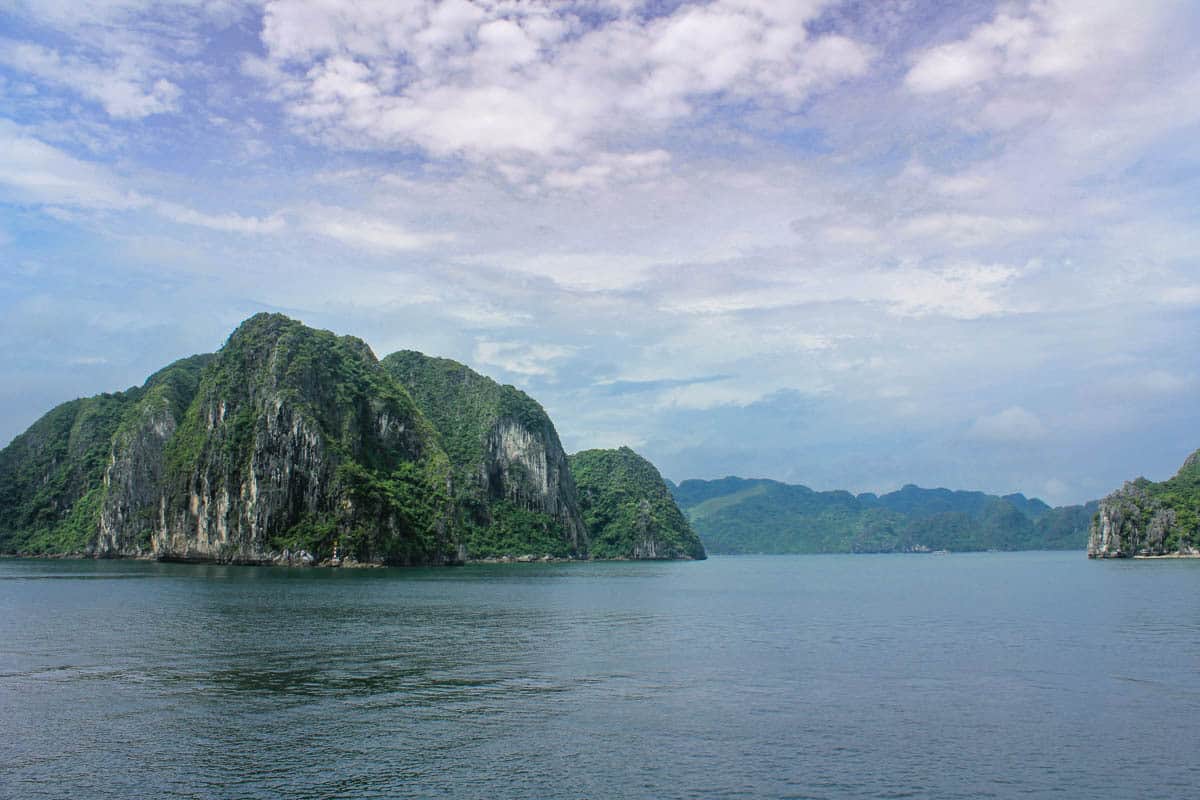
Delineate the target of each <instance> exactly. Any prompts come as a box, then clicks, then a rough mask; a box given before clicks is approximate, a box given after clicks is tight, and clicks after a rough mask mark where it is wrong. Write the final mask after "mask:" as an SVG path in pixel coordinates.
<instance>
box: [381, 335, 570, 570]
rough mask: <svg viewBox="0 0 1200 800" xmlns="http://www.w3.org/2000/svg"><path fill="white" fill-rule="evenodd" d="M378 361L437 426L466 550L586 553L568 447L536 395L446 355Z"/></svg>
mask: <svg viewBox="0 0 1200 800" xmlns="http://www.w3.org/2000/svg"><path fill="white" fill-rule="evenodd" d="M382 363H383V366H384V368H385V369H386V370H387V371H388V372H389V374H391V375H392V377H394V378H395V379H396V380H397V381H398V382H399V383H400V384H402V385H403V386H404V387H405V388H406V389H407V390H408V391H409V392H410V393H411V394H412V397H413V399H414V400H415V401H416V403H417V405H418V406H419V407H420V408H421V410H422V411H423V412H424V413H425V415H426V416H427V417H428V418H429V420H430V421H431V422H432V423H433V425H434V427H435V428H436V429H437V432H438V436H439V441H440V442H441V445H442V447H443V448H444V449H445V451H446V453H447V455H448V456H449V458H450V462H451V464H452V465H453V474H454V480H453V495H454V499H455V504H456V506H457V508H458V511H459V522H460V524H461V527H462V529H463V531H464V537H465V544H466V550H467V553H468V555H469V556H470V557H473V558H482V557H488V556H502V555H524V554H533V555H546V554H548V555H555V556H581V555H584V554H586V553H587V551H588V536H587V531H586V528H585V527H584V523H583V519H582V518H581V516H580V512H579V501H578V497H577V494H576V488H575V481H574V480H573V478H572V476H571V471H570V469H569V467H568V463H567V456H566V453H565V452H563V448H562V444H561V443H560V441H559V438H558V432H557V431H556V430H555V429H554V424H553V423H552V422H551V421H550V418H549V417H548V416H547V415H546V412H545V411H544V410H543V409H542V407H541V406H540V405H538V403H537V402H536V401H535V400H533V399H532V398H531V397H529V396H528V395H526V394H525V393H524V392H522V391H520V390H518V389H516V388H514V387H512V386H507V385H501V384H499V383H497V382H496V381H493V380H492V379H490V378H487V377H485V376H483V375H480V374H479V373H477V372H475V371H474V370H472V369H470V368H469V367H467V366H465V365H463V364H460V363H458V362H456V361H451V360H450V359H445V358H433V357H430V356H426V355H424V354H422V353H418V352H414V351H411V350H403V351H400V352H398V353H393V354H391V355H390V356H387V357H386V358H384V359H383V362H382Z"/></svg>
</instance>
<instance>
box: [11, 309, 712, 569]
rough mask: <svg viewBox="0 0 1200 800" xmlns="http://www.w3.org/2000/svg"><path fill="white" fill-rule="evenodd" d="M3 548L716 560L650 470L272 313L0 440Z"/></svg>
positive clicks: (536, 409) (99, 553) (195, 557)
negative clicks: (573, 449)
mask: <svg viewBox="0 0 1200 800" xmlns="http://www.w3.org/2000/svg"><path fill="white" fill-rule="evenodd" d="M0 552H8V553H19V554H43V555H84V556H95V557H149V558H158V559H162V560H186V561H215V562H222V563H242V564H265V563H276V564H291V565H304V564H341V565H354V564H396V565H422V564H452V563H461V562H463V561H466V560H472V559H512V560H534V559H558V558H569V559H586V558H589V557H592V558H605V559H703V558H704V557H705V552H704V547H703V545H702V544H701V543H700V540H699V539H698V538H697V536H696V534H695V533H694V532H693V531H692V529H691V527H690V526H689V524H688V522H687V520H686V519H685V518H684V517H683V515H682V513H681V512H680V511H679V509H678V507H677V506H676V505H675V501H674V500H673V499H672V497H671V494H670V491H669V490H668V487H667V485H666V484H665V482H664V481H663V479H662V477H661V476H660V475H659V473H658V471H657V470H656V469H655V468H654V466H653V465H652V464H650V462H648V461H646V460H645V459H643V458H641V457H640V456H638V455H637V454H636V453H634V452H633V451H632V450H630V449H628V448H621V449H620V450H613V451H599V450H590V451H587V452H583V453H578V454H576V455H575V456H573V457H570V458H568V456H567V454H566V453H565V452H564V451H563V448H562V445H561V444H560V442H559V438H558V433H557V432H556V431H555V428H554V423H553V422H551V420H550V418H549V417H548V416H547V415H546V412H545V411H544V410H543V409H542V407H541V406H540V405H539V404H538V403H537V402H536V401H535V400H533V399H532V398H531V397H529V396H528V395H526V394H525V393H524V392H521V391H519V390H517V389H515V388H514V387H512V386H507V385H500V384H498V383H496V382H495V381H493V380H491V379H489V378H487V377H484V376H483V375H480V374H478V373H476V372H474V371H473V370H471V369H469V368H467V367H466V366H464V365H462V364H459V363H457V362H454V361H450V360H447V359H440V358H430V357H428V356H425V355H422V354H421V353H416V352H412V351H403V352H398V353H393V354H392V355H390V356H387V357H386V358H384V359H382V360H381V361H380V360H377V359H376V357H375V355H374V354H373V353H372V352H371V349H370V348H369V347H368V346H367V345H366V343H364V342H363V341H362V340H360V339H357V338H354V337H351V336H336V335H334V334H333V333H330V332H328V331H321V330H314V329H312V328H308V327H306V326H304V325H302V324H301V323H299V322H296V321H294V320H292V319H289V318H287V317H285V316H282V315H279V314H259V315H257V316H254V317H252V318H250V319H248V320H246V321H245V322H244V323H242V325H241V326H240V327H238V329H237V330H236V331H234V332H233V334H232V335H231V336H230V337H229V339H228V341H227V342H226V343H225V345H224V347H222V348H221V350H220V351H219V352H217V353H215V354H212V355H198V356H193V357H191V358H185V359H182V360H180V361H177V362H175V363H173V364H171V365H169V366H167V367H165V368H163V369H162V370H160V371H159V372H156V373H155V374H154V375H152V376H150V378H149V379H148V380H147V381H146V382H145V383H144V384H143V385H142V386H140V387H136V388H132V389H129V390H127V391H124V392H117V393H113V394H102V395H98V396H96V397H91V398H87V399H80V400H74V401H72V402H68V403H64V404H62V405H60V406H58V407H57V408H55V409H53V410H52V411H50V412H49V413H48V414H46V415H45V416H44V417H42V418H41V419H40V420H38V421H37V422H36V423H35V424H34V425H33V426H32V427H31V428H30V429H29V430H28V431H26V432H25V433H23V434H21V435H20V436H18V437H17V438H16V439H15V440H14V441H13V442H12V443H11V444H10V445H9V446H8V447H6V448H5V449H4V450H3V451H0Z"/></svg>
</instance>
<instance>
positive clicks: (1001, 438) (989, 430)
mask: <svg viewBox="0 0 1200 800" xmlns="http://www.w3.org/2000/svg"><path fill="white" fill-rule="evenodd" d="M969 435H970V437H971V438H973V439H977V440H980V441H986V442H994V443H1014V444H1016V443H1026V442H1036V441H1038V440H1040V439H1042V438H1043V437H1045V435H1046V426H1045V425H1043V424H1042V421H1041V420H1040V419H1039V418H1038V417H1037V415H1035V414H1033V413H1032V412H1030V411H1028V410H1026V409H1024V408H1022V407H1021V406H1010V407H1009V408H1006V409H1004V410H1003V411H998V412H996V413H995V414H992V415H990V416H986V417H979V418H978V419H976V420H975V423H974V424H973V425H972V426H971V429H970V431H969Z"/></svg>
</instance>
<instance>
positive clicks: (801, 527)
mask: <svg viewBox="0 0 1200 800" xmlns="http://www.w3.org/2000/svg"><path fill="white" fill-rule="evenodd" d="M674 492H675V499H676V500H677V501H678V502H679V505H680V507H681V508H683V509H684V513H685V514H687V517H688V519H689V520H690V521H691V523H692V526H693V527H694V528H695V529H696V531H697V533H699V534H700V538H701V539H702V540H703V541H704V544H705V547H706V548H707V549H708V552H709V553H713V554H718V553H879V552H884V553H888V552H921V551H925V550H942V549H945V550H993V549H995V550H1034V549H1052V550H1073V549H1083V547H1084V546H1085V544H1086V543H1087V531H1088V523H1089V521H1090V519H1091V516H1092V514H1094V513H1095V510H1096V504H1095V503H1089V504H1087V505H1086V506H1065V507H1062V508H1051V507H1050V506H1048V505H1047V504H1046V503H1044V502H1042V501H1041V500H1038V499H1029V498H1026V497H1025V496H1024V495H1021V494H1012V495H1007V496H1004V497H998V496H996V495H989V494H985V493H983V492H965V491H951V490H949V489H922V488H920V487H918V486H913V485H911V484H910V485H907V486H904V487H903V488H901V489H900V490H898V491H895V492H890V493H888V494H884V495H875V494H871V493H865V494H860V495H853V494H851V493H849V492H845V491H827V492H816V491H813V490H812V489H809V488H808V487H807V486H799V485H793V484H786V483H780V482H778V481H772V480H765V479H746V478H738V477H727V478H722V479H719V480H711V481H702V480H686V481H683V482H682V483H680V484H679V485H678V486H676V487H675V488H674Z"/></svg>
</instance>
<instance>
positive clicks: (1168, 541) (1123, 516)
mask: <svg viewBox="0 0 1200 800" xmlns="http://www.w3.org/2000/svg"><path fill="white" fill-rule="evenodd" d="M1168 555H1178V556H1200V451H1197V452H1195V453H1193V454H1192V455H1191V456H1189V457H1188V459H1187V460H1186V461H1185V462H1184V464H1183V466H1182V467H1181V468H1180V470H1179V472H1178V473H1177V474H1176V475H1175V476H1174V477H1173V478H1170V479H1169V480H1166V481H1163V482H1161V483H1155V482H1153V481H1148V480H1146V479H1145V478H1138V479H1137V480H1134V481H1129V482H1127V483H1126V484H1125V485H1124V486H1122V487H1121V488H1120V489H1118V490H1117V491H1115V492H1113V493H1112V494H1110V495H1109V496H1108V497H1106V498H1104V499H1103V500H1101V501H1100V509H1099V511H1098V512H1097V513H1096V516H1095V518H1094V519H1093V520H1092V526H1091V530H1090V535H1089V537H1088V557H1089V558H1131V557H1152V556H1168Z"/></svg>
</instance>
